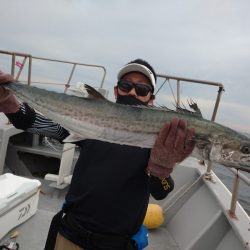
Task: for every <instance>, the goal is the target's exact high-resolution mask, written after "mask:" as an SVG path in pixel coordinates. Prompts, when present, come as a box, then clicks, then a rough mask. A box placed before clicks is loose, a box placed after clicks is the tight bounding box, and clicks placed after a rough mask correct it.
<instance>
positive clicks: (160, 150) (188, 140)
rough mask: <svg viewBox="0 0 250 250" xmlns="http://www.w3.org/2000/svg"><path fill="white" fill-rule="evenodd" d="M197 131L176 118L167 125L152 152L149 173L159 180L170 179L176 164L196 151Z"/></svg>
mask: <svg viewBox="0 0 250 250" xmlns="http://www.w3.org/2000/svg"><path fill="white" fill-rule="evenodd" d="M194 136H195V130H194V128H191V129H188V128H187V124H186V122H185V121H184V120H181V119H178V118H174V119H173V120H172V121H171V122H170V123H166V124H165V125H164V126H163V127H162V129H161V131H160V133H159V135H158V137H157V138H156V141H155V144H154V146H153V148H152V150H151V154H150V159H149V164H148V167H147V171H148V172H149V173H150V174H151V175H154V176H157V177H159V178H164V177H168V176H169V174H170V173H171V172H172V171H173V167H174V166H175V164H176V163H179V162H181V161H183V160H184V159H185V158H186V157H187V156H188V155H189V154H190V153H191V152H192V151H193V149H194V146H195V142H194Z"/></svg>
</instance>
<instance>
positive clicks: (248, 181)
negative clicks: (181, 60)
mask: <svg viewBox="0 0 250 250" xmlns="http://www.w3.org/2000/svg"><path fill="white" fill-rule="evenodd" d="M157 77H158V78H163V83H162V84H161V85H160V87H159V88H158V89H157V91H156V94H155V95H157V94H158V93H159V92H160V91H161V89H162V87H163V86H164V85H165V84H166V83H167V82H168V81H169V80H174V81H176V105H177V106H180V104H181V94H180V93H181V83H182V82H187V83H195V84H202V85H210V86H213V87H217V89H218V93H217V97H216V100H215V104H214V107H213V113H212V117H211V121H215V118H216V115H217V112H218V108H219V103H220V100H221V96H222V93H223V91H224V90H225V89H224V86H223V84H222V83H219V82H212V81H204V80H198V79H190V78H184V77H177V76H170V75H165V74H157ZM229 170H230V171H231V172H232V173H233V174H234V175H235V177H234V184H233V190H232V198H231V206H230V209H229V214H230V216H232V217H236V215H235V210H236V203H237V200H238V191H239V183H240V180H242V181H243V182H245V183H246V184H247V185H248V186H249V185H250V179H249V178H248V177H247V176H245V175H244V174H242V173H241V172H239V171H237V170H236V169H235V168H230V169H229ZM211 171H212V162H211V161H208V164H207V170H206V173H205V175H204V177H205V179H206V180H208V181H213V180H212V175H211Z"/></svg>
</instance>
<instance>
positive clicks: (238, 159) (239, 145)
mask: <svg viewBox="0 0 250 250" xmlns="http://www.w3.org/2000/svg"><path fill="white" fill-rule="evenodd" d="M209 158H210V160H211V161H214V162H217V163H220V164H222V165H224V166H226V167H233V168H236V169H239V170H243V171H246V172H250V140H249V139H248V138H246V139H239V138H237V140H234V139H231V140H219V141H217V142H214V143H213V144H212V147H211V151H210V156H209Z"/></svg>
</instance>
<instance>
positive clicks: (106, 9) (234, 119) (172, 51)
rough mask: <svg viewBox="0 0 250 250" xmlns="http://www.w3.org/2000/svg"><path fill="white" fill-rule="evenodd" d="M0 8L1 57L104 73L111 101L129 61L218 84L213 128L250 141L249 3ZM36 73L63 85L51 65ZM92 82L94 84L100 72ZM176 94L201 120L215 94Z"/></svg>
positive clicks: (165, 1) (71, 2)
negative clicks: (221, 89) (18, 55)
mask: <svg viewBox="0 0 250 250" xmlns="http://www.w3.org/2000/svg"><path fill="white" fill-rule="evenodd" d="M0 3H1V9H0V30H1V35H0V38H1V39H0V49H1V50H8V51H19V52H24V53H29V54H32V55H33V56H39V57H49V58H56V59H62V60H63V59H65V60H70V61H78V62H83V63H92V64H101V65H104V66H105V67H106V69H107V78H106V82H105V86H106V87H107V88H108V89H109V90H110V91H111V93H110V98H111V96H112V86H113V84H114V83H115V81H116V73H117V71H118V70H119V68H120V67H121V66H122V65H124V64H125V63H127V62H129V61H131V60H133V59H135V58H143V59H145V60H147V61H148V62H149V63H150V64H151V65H152V66H153V67H154V68H155V70H156V72H157V73H162V74H163V73H164V74H168V75H176V76H182V77H188V78H197V79H203V80H210V81H216V82H222V83H223V84H224V86H225V89H226V91H225V93H224V94H223V96H222V103H221V106H220V109H219V114H218V116H217V121H218V122H219V123H222V124H225V125H227V126H229V127H231V128H234V129H238V130H241V131H245V132H248V133H250V112H249V107H250V89H249V88H250V77H249V75H248V74H249V69H250V31H249V27H250V15H249V10H250V2H249V1H248V0H238V1H235V0H219V1H218V0H217V1H215V0H203V1H201V0H200V1H198V0H189V1H184V0H182V1H181V0H175V1H170V0H158V1H148V0H143V1H142V0H141V1H140V0H124V1H118V0H116V1H115V0H109V1H107V0H106V1H104V0H102V1H100V0H95V1H90V0H85V1H84V0H60V1H59V0H42V1H37V0H23V1H20V0H0ZM0 68H1V69H3V70H5V71H6V70H9V67H8V64H7V63H6V57H2V56H1V55H0ZM41 68H43V69H44V70H47V71H53V72H54V73H55V72H57V74H58V75H57V77H59V75H60V76H61V77H66V76H67V74H68V72H69V69H65V70H62V69H53V68H52V66H51V65H50V64H48V65H40V69H41ZM83 73H84V74H85V75H84V76H82V75H81V74H83ZM95 74H96V75H98V76H99V75H100V77H101V74H100V72H97V73H95ZM78 75H79V78H77V77H76V78H75V79H74V80H75V81H85V78H84V77H86V79H88V77H89V75H88V73H85V72H81V73H80V72H79V74H78ZM80 75H81V77H80ZM82 78H84V79H82ZM172 86H174V85H172ZM166 91H167V92H164V93H163V94H164V95H161V96H159V102H161V101H163V100H165V99H166V100H168V96H169V95H171V92H170V89H167V88H166ZM184 91H185V93H184ZM182 92H183V95H184V96H185V97H186V98H190V97H192V98H194V99H195V101H197V102H198V104H199V106H200V109H201V110H202V112H203V114H204V116H205V117H206V118H209V116H211V111H209V110H208V106H209V105H211V103H213V102H214V100H215V96H216V94H217V89H215V88H209V89H205V91H204V89H202V88H201V87H199V86H195V87H190V85H187V84H183V90H182ZM111 99H112V98H111Z"/></svg>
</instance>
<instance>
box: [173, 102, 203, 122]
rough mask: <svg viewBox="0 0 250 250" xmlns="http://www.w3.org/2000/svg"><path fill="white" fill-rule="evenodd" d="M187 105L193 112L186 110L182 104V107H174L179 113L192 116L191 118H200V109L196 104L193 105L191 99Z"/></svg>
mask: <svg viewBox="0 0 250 250" xmlns="http://www.w3.org/2000/svg"><path fill="white" fill-rule="evenodd" d="M188 105H189V107H190V108H191V109H193V110H194V111H191V110H188V109H187V108H186V107H185V105H184V104H183V103H182V107H181V106H180V105H176V106H175V108H176V111H177V112H179V113H183V114H188V115H193V116H196V117H200V118H202V114H201V111H200V109H199V108H198V105H197V103H195V102H194V101H193V100H192V99H190V102H189V101H188Z"/></svg>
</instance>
